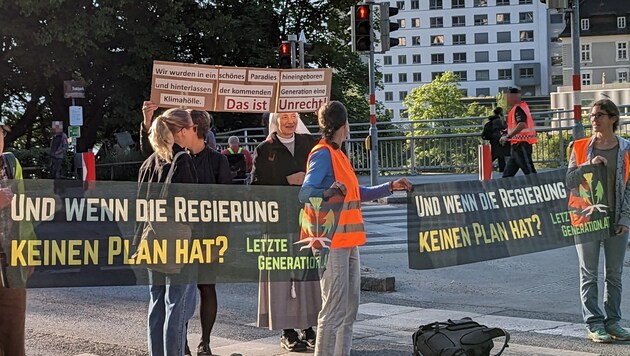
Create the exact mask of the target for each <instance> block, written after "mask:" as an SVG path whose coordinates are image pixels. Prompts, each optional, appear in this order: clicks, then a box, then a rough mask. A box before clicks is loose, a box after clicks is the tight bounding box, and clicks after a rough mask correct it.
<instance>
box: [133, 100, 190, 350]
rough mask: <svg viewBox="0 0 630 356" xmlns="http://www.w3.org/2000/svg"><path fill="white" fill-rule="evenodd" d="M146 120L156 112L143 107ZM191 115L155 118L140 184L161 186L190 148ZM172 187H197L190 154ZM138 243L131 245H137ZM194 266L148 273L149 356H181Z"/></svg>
mask: <svg viewBox="0 0 630 356" xmlns="http://www.w3.org/2000/svg"><path fill="white" fill-rule="evenodd" d="M142 110H143V113H144V114H145V120H146V118H147V116H148V114H149V113H150V115H152V113H153V111H155V108H154V107H152V106H150V105H148V104H147V103H146V102H145V105H143V107H142ZM197 137H198V136H197V134H196V133H195V125H194V124H193V121H192V118H191V117H190V114H189V113H188V112H187V111H186V110H183V109H170V110H167V111H166V112H164V113H163V114H162V115H160V116H158V117H157V118H156V119H155V120H153V123H152V124H151V128H150V130H149V142H150V144H151V148H152V149H153V151H154V153H153V154H152V155H151V156H150V157H149V158H147V159H146V160H145V161H144V163H143V164H142V167H141V168H140V180H141V181H142V182H164V181H165V180H166V175H167V173H168V171H169V169H170V166H171V163H172V161H173V157H174V156H175V155H176V154H177V153H178V152H181V151H184V150H185V149H186V148H190V147H193V146H194V144H195V140H196V139H197ZM171 182H172V183H197V172H196V170H195V166H194V163H193V160H192V158H191V157H190V155H189V154H183V155H182V156H181V157H180V158H179V159H178V160H177V162H176V163H175V170H174V174H173V177H172V181H171ZM137 243H138V241H134V245H137ZM193 267H194V266H190V265H187V266H185V267H184V268H183V270H182V272H181V273H179V274H164V273H160V272H157V271H152V270H151V269H149V283H150V286H149V290H150V302H149V318H148V331H149V354H150V355H151V356H158V355H159V356H171V355H176V356H181V355H184V352H185V345H186V326H185V325H186V323H187V322H188V321H189V320H190V318H191V317H192V316H193V314H194V312H195V306H196V299H197V293H196V288H195V284H193V283H194V282H195V281H196V274H195V273H194V271H193Z"/></svg>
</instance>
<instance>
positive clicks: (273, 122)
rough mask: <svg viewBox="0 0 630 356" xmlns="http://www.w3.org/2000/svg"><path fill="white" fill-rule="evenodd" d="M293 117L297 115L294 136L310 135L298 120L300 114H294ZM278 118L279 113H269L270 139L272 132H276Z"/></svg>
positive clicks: (300, 120)
mask: <svg viewBox="0 0 630 356" xmlns="http://www.w3.org/2000/svg"><path fill="white" fill-rule="evenodd" d="M295 115H297V127H296V128H295V133H296V134H309V135H310V134H311V132H310V131H309V130H308V128H306V125H304V123H303V122H302V119H300V114H298V113H295ZM279 117H280V114H279V113H275V112H274V113H271V114H269V136H268V137H271V134H273V133H274V132H278V118H279Z"/></svg>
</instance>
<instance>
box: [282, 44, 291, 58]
mask: <svg viewBox="0 0 630 356" xmlns="http://www.w3.org/2000/svg"><path fill="white" fill-rule="evenodd" d="M290 53H291V46H289V44H288V43H283V44H281V45H280V55H288V54H290Z"/></svg>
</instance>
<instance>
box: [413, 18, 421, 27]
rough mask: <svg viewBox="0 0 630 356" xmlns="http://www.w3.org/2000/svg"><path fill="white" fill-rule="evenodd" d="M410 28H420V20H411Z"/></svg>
mask: <svg viewBox="0 0 630 356" xmlns="http://www.w3.org/2000/svg"><path fill="white" fill-rule="evenodd" d="M411 27H420V19H419V18H414V19H411Z"/></svg>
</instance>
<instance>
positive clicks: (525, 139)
mask: <svg viewBox="0 0 630 356" xmlns="http://www.w3.org/2000/svg"><path fill="white" fill-rule="evenodd" d="M505 97H506V100H507V104H508V105H509V106H511V107H512V109H511V110H510V112H509V114H508V122H507V124H508V129H507V133H506V134H505V135H504V136H503V137H501V139H500V140H499V142H500V143H501V144H505V143H507V142H510V143H511V144H512V146H511V151H510V159H509V160H508V162H507V164H506V167H505V170H504V171H503V178H505V177H513V176H514V175H516V173H517V172H518V170H519V169H521V170H522V171H523V173H524V174H530V173H536V167H534V161H533V160H532V145H533V144H535V143H536V142H538V138H536V127H535V125H534V119H533V118H532V113H531V112H530V111H529V106H528V105H527V103H526V102H524V101H521V94H520V90H519V89H518V88H510V89H509V90H508V92H507V93H506V95H505Z"/></svg>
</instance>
